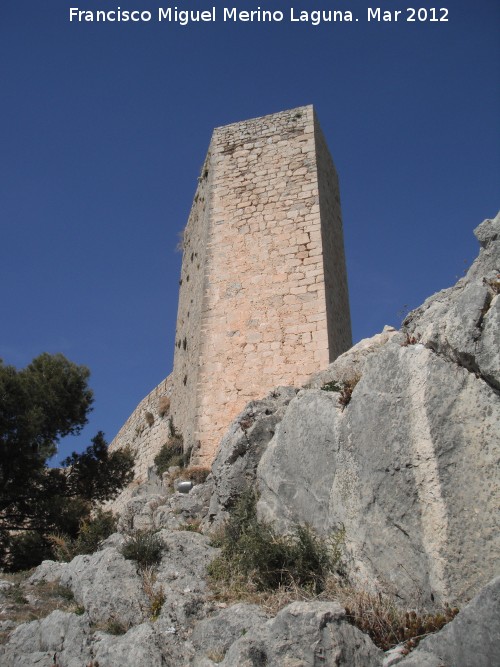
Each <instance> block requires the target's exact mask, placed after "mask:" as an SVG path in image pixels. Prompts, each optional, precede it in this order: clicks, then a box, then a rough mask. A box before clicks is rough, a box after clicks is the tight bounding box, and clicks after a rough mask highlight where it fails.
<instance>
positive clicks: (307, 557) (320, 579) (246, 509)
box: [209, 491, 343, 594]
mask: <svg viewBox="0 0 500 667" xmlns="http://www.w3.org/2000/svg"><path fill="white" fill-rule="evenodd" d="M342 540H343V531H339V533H338V534H337V535H336V536H335V538H334V539H333V540H330V541H327V540H324V539H322V538H320V537H318V536H317V535H316V534H315V533H314V532H313V531H312V530H311V529H310V528H309V527H308V526H306V525H302V526H296V528H295V531H294V533H293V534H291V535H278V534H277V533H276V532H275V530H274V529H273V527H272V526H271V525H270V524H267V523H263V522H260V521H258V520H257V516H256V497H255V494H254V493H253V492H252V491H250V492H246V493H244V494H243V495H242V496H241V498H240V500H239V501H238V503H237V504H236V506H235V507H234V509H233V512H232V513H231V516H230V518H229V521H228V522H227V524H226V526H225V529H224V534H223V535H222V537H221V539H220V546H221V547H222V553H221V555H220V556H219V557H218V558H216V559H215V560H214V561H213V562H212V563H211V564H210V566H209V575H210V576H211V578H212V579H213V580H214V582H224V583H225V584H226V585H231V583H232V582H235V581H237V582H238V585H241V584H242V583H243V584H245V582H246V584H248V585H250V586H252V587H253V588H256V589H257V590H273V589H277V588H280V587H283V586H284V587H288V586H299V587H305V588H308V589H310V590H311V591H313V592H314V593H315V594H317V593H320V592H321V591H322V590H323V588H324V582H325V579H326V576H327V574H328V573H329V572H331V571H333V570H335V569H338V568H339V566H340V556H341V541H342Z"/></svg>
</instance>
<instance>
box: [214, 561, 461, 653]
mask: <svg viewBox="0 0 500 667" xmlns="http://www.w3.org/2000/svg"><path fill="white" fill-rule="evenodd" d="M211 589H212V598H213V599H214V600H217V601H223V602H226V603H228V604H234V603H236V602H242V601H243V602H247V603H250V604H258V605H260V606H261V607H262V608H263V609H264V610H265V611H266V612H267V613H268V614H269V615H270V616H275V615H276V614H277V613H278V612H279V611H280V610H281V609H283V608H284V607H286V606H287V605H289V604H291V603H292V602H297V601H312V600H322V601H332V602H338V603H339V604H340V605H341V606H342V607H343V608H344V609H345V610H346V615H347V620H348V621H349V622H350V623H351V624H352V625H354V626H356V627H357V628H359V629H360V630H362V632H365V633H366V634H368V635H369V636H370V638H371V639H372V641H373V643H374V644H375V645H376V646H378V647H379V648H381V649H382V650H384V651H387V650H388V649H390V648H392V647H394V646H396V645H397V644H401V643H403V642H405V643H406V650H407V652H410V651H411V650H412V649H414V648H415V647H416V646H417V645H418V643H419V641H420V640H421V639H423V637H425V636H426V635H428V634H431V633H433V632H437V631H438V630H440V629H441V628H442V627H443V626H444V625H446V623H449V622H450V621H451V620H453V618H454V617H455V616H456V614H457V613H458V609H457V608H456V607H453V608H452V607H449V606H448V605H445V606H444V607H443V609H441V610H440V611H438V612H432V613H431V612H428V611H426V610H425V609H423V608H421V609H411V610H408V609H403V608H402V607H401V606H400V602H399V604H398V603H396V599H395V598H393V597H391V596H389V595H383V594H381V593H379V594H373V593H368V592H367V591H365V590H362V589H360V588H357V587H355V586H351V585H348V584H346V583H345V581H343V579H342V578H341V577H339V576H338V575H334V574H332V575H330V576H329V577H328V578H327V580H326V585H325V589H324V590H323V591H322V592H321V593H320V594H319V595H315V594H314V593H313V592H312V591H311V589H308V588H303V587H301V586H296V585H293V584H292V585H291V586H286V587H285V586H283V587H280V588H278V589H276V590H273V591H259V590H257V586H252V583H251V581H250V582H249V580H248V579H246V580H244V579H243V578H242V579H241V580H240V581H239V582H238V580H236V579H235V580H233V582H232V585H231V586H230V587H224V586H217V584H216V583H215V582H213V581H212V582H211Z"/></svg>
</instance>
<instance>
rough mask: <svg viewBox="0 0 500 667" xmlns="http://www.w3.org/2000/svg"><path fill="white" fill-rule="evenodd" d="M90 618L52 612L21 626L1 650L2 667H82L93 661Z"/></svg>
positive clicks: (57, 611)
mask: <svg viewBox="0 0 500 667" xmlns="http://www.w3.org/2000/svg"><path fill="white" fill-rule="evenodd" d="M90 637H91V630H90V623H89V618H88V617H87V616H86V615H84V616H77V615H75V614H68V613H65V612H62V611H59V610H56V611H53V612H52V613H51V614H50V615H49V616H47V617H46V618H44V619H42V620H41V621H32V622H31V623H23V624H22V625H20V626H19V627H18V628H16V630H15V631H14V632H13V633H12V635H11V636H10V639H9V642H8V643H7V644H6V645H4V646H0V663H1V664H2V665H4V666H5V667H30V666H31V665H32V666H33V667H35V665H36V667H54V665H55V664H58V665H60V666H61V667H82V665H86V664H88V663H89V661H90V660H91V658H92V655H91V650H90Z"/></svg>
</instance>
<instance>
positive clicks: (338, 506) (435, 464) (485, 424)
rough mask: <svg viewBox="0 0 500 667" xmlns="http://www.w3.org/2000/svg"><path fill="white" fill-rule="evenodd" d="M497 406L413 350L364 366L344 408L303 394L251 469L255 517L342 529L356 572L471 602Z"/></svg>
mask: <svg viewBox="0 0 500 667" xmlns="http://www.w3.org/2000/svg"><path fill="white" fill-rule="evenodd" d="M499 448H500V404H499V398H498V395H497V394H496V392H495V391H494V390H492V389H491V387H489V386H488V385H487V384H486V383H485V382H483V380H481V379H478V378H477V377H476V376H475V375H474V374H472V373H470V372H468V371H467V370H465V369H464V368H462V367H459V366H457V365H456V364H453V363H451V362H450V361H447V360H445V359H443V358H441V357H439V356H438V355H436V354H435V353H433V352H431V351H430V350H428V349H425V348H424V347H423V346H422V345H411V346H407V347H404V346H400V345H399V344H397V343H396V342H394V341H391V342H389V343H388V344H386V345H385V346H384V347H383V348H382V349H381V350H380V352H379V353H378V354H376V355H372V356H371V357H370V358H369V359H368V360H367V361H366V363H365V367H364V372H363V375H362V377H361V379H360V381H359V383H358V384H357V386H356V387H355V389H354V391H353V394H352V398H351V402H350V403H349V405H348V406H347V407H346V408H345V410H344V411H342V410H341V408H340V406H339V405H338V403H337V399H336V394H335V393H334V392H333V393H330V392H321V391H319V390H305V391H303V392H301V393H299V395H298V396H297V397H296V398H295V399H294V400H293V401H292V402H291V403H290V405H289V408H288V410H287V412H286V413H285V415H284V418H283V420H282V422H281V423H280V424H279V426H278V428H277V430H276V434H275V436H274V438H273V440H272V441H271V442H270V444H269V446H268V448H267V450H266V452H265V453H264V455H263V456H262V459H261V461H260V464H259V467H258V482H259V488H260V490H261V498H260V501H259V504H258V510H259V513H260V515H261V517H263V518H265V519H267V520H271V521H274V522H276V525H277V526H278V527H280V528H281V529H282V530H286V529H287V528H289V527H290V526H291V524H292V523H293V522H308V523H310V524H311V525H312V526H313V527H314V528H316V529H317V530H318V531H320V532H323V533H328V532H329V531H331V530H333V529H334V528H335V526H336V525H338V524H339V523H340V524H343V525H344V526H345V531H346V539H347V545H348V547H349V550H350V552H351V554H352V556H353V558H354V563H355V565H356V566H357V568H358V571H359V573H363V574H364V575H365V576H366V578H367V580H369V581H371V582H378V583H379V584H380V585H382V587H383V588H384V589H385V590H392V591H393V592H395V593H397V594H398V595H401V596H403V597H407V598H410V597H411V596H412V595H413V594H414V593H415V590H416V589H419V590H420V591H421V593H423V595H424V597H425V599H426V600H427V601H429V602H430V600H431V596H432V597H433V598H434V599H435V600H436V601H445V600H448V599H457V600H460V601H461V600H464V599H467V598H470V596H471V595H473V594H474V593H475V592H477V591H478V590H479V589H480V588H481V586H483V585H485V584H486V583H487V582H488V581H489V580H490V579H491V577H492V576H494V575H495V573H496V567H497V557H498V553H499V551H498V550H499V548H500V545H499V543H498V539H499V536H500V530H499V526H498V513H497V511H496V509H495V508H496V507H498V502H499V490H500V488H499V487H500V484H499V480H498V461H499V458H500V451H499Z"/></svg>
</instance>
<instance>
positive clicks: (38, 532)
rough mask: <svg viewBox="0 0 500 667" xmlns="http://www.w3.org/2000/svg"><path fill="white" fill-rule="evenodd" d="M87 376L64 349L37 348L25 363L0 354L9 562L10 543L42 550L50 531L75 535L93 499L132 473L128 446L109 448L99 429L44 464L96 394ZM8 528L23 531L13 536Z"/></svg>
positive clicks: (78, 425) (0, 451) (1, 491)
mask: <svg viewBox="0 0 500 667" xmlns="http://www.w3.org/2000/svg"><path fill="white" fill-rule="evenodd" d="M88 377H89V370H88V369H87V368H86V367H85V366H78V365H76V364H74V363H72V362H71V361H68V360H67V359H66V358H65V357H64V356H63V355H61V354H56V355H49V354H42V355H40V356H39V357H37V358H36V359H34V360H33V361H32V362H31V364H29V365H28V366H27V367H26V368H25V369H22V370H17V369H16V368H14V367H13V366H6V365H4V364H3V362H2V361H1V360H0V544H3V545H4V552H5V553H7V552H10V554H11V559H10V561H11V566H12V560H13V559H14V556H15V554H16V546H15V543H17V542H23V543H26V544H29V543H33V544H35V543H37V544H40V545H41V546H40V548H39V549H37V551H39V552H40V553H42V552H44V553H45V551H46V550H45V551H44V549H45V546H47V544H48V542H47V541H46V536H47V535H48V534H49V533H51V532H62V533H64V534H67V535H69V536H70V537H76V536H77V535H78V532H79V528H80V525H81V524H82V521H84V520H85V519H87V518H88V517H89V515H90V512H91V510H92V507H93V505H95V504H96V503H98V502H102V501H104V500H107V499H110V498H112V497H114V496H115V495H116V494H117V493H118V492H119V490H120V489H121V488H122V487H123V486H124V485H125V484H126V483H128V482H129V481H130V480H131V478H132V475H133V473H132V466H133V458H132V456H131V454H130V453H129V452H127V451H120V452H114V453H112V454H110V453H109V452H108V448H107V445H106V442H105V440H104V435H103V433H102V432H99V433H98V434H97V435H96V436H95V438H94V439H93V440H92V444H91V445H90V446H89V447H88V448H87V449H86V450H85V451H84V452H83V453H82V454H77V453H73V454H72V455H71V456H70V457H68V458H67V459H66V460H65V461H64V462H63V466H64V467H63V468H49V467H48V465H47V461H48V459H49V458H50V457H51V456H53V455H54V454H55V453H56V452H57V445H58V443H59V441H60V439H61V438H63V437H64V436H66V435H70V434H72V435H75V434H78V433H79V432H80V431H81V429H82V428H83V426H84V425H85V424H86V423H87V415H88V413H89V411H90V410H91V408H92V402H93V394H92V390H91V389H89V387H88V385H87V381H88ZM12 531H18V532H19V531H23V532H24V533H25V534H26V537H24V538H22V539H21V538H19V537H18V538H16V539H15V540H14V543H13V542H12V539H11V533H12ZM1 557H2V556H1V554H0V562H1Z"/></svg>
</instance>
